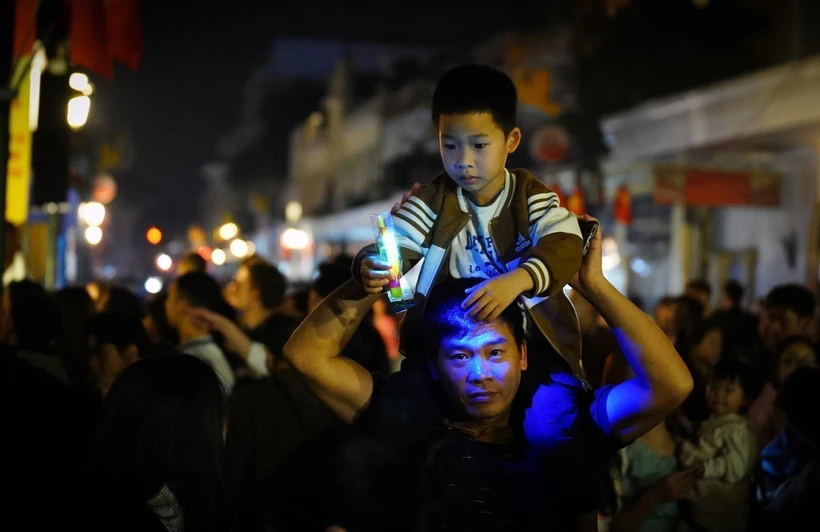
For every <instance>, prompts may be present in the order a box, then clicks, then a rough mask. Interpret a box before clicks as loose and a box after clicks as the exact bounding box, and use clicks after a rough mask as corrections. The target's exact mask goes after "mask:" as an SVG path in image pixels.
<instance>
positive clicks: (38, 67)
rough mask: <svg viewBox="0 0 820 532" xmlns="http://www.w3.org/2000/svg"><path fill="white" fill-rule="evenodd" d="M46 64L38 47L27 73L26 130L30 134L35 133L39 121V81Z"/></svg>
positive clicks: (43, 51) (46, 60)
mask: <svg viewBox="0 0 820 532" xmlns="http://www.w3.org/2000/svg"><path fill="white" fill-rule="evenodd" d="M47 63H48V59H46V51H45V50H43V48H42V47H38V48H37V51H36V52H34V58H33V59H32V60H31V71H30V72H29V92H28V98H29V100H28V129H29V131H31V132H32V133H34V132H35V131H37V125H38V123H39V121H40V85H41V83H40V81H41V79H42V74H43V70H45V69H46V64H47Z"/></svg>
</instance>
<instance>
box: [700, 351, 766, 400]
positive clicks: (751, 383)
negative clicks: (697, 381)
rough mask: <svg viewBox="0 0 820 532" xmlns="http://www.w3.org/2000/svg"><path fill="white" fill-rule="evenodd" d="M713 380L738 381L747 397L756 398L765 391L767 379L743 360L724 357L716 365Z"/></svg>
mask: <svg viewBox="0 0 820 532" xmlns="http://www.w3.org/2000/svg"><path fill="white" fill-rule="evenodd" d="M712 381H713V382H714V381H737V382H738V383H739V384H740V387H741V388H743V396H744V397H745V398H746V399H751V400H755V399H756V398H757V396H758V395H760V392H761V391H763V386H764V384H765V379H763V377H762V376H761V375H760V372H759V371H758V370H757V368H755V367H754V366H752V365H751V364H749V363H747V362H743V361H742V360H733V359H724V360H721V361H720V363H719V364H718V365H717V366H716V367H715V373H714V375H713V376H712Z"/></svg>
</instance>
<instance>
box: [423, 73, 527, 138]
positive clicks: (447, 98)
mask: <svg viewBox="0 0 820 532" xmlns="http://www.w3.org/2000/svg"><path fill="white" fill-rule="evenodd" d="M517 105H518V93H517V91H516V89H515V84H514V83H513V82H512V80H511V79H510V77H509V76H508V75H507V74H505V73H503V72H501V71H500V70H498V69H496V68H493V67H491V66H486V65H477V64H469V65H462V66H458V67H455V68H453V69H452V70H450V71H448V72H447V73H446V74H444V76H442V77H441V79H440V80H439V82H438V85H437V86H436V90H435V92H434V93H433V105H432V111H433V113H432V114H433V125H434V126H435V128H436V131H438V129H439V118H441V115H469V114H478V113H490V114H491V115H492V116H493V121H494V122H495V123H496V125H498V127H499V128H501V130H502V131H503V132H504V134H505V135H509V134H510V132H511V131H512V130H513V129H514V128H515V124H516V119H515V117H516V109H517Z"/></svg>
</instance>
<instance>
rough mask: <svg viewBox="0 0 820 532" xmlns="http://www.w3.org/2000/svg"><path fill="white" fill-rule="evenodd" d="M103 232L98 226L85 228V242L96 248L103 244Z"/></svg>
mask: <svg viewBox="0 0 820 532" xmlns="http://www.w3.org/2000/svg"><path fill="white" fill-rule="evenodd" d="M102 237H103V232H102V229H100V228H99V226H97V225H90V226H88V227H86V228H85V241H86V242H88V243H89V244H91V245H92V246H96V245H97V244H99V243H100V242H102Z"/></svg>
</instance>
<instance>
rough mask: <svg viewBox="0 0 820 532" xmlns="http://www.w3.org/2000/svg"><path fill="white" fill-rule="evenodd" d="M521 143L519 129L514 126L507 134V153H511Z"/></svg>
mask: <svg viewBox="0 0 820 532" xmlns="http://www.w3.org/2000/svg"><path fill="white" fill-rule="evenodd" d="M519 144H521V129H520V128H517V127H514V128H513V130H512V131H510V134H509V135H507V153H513V152H514V151H515V150H517V149H518V145H519Z"/></svg>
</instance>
